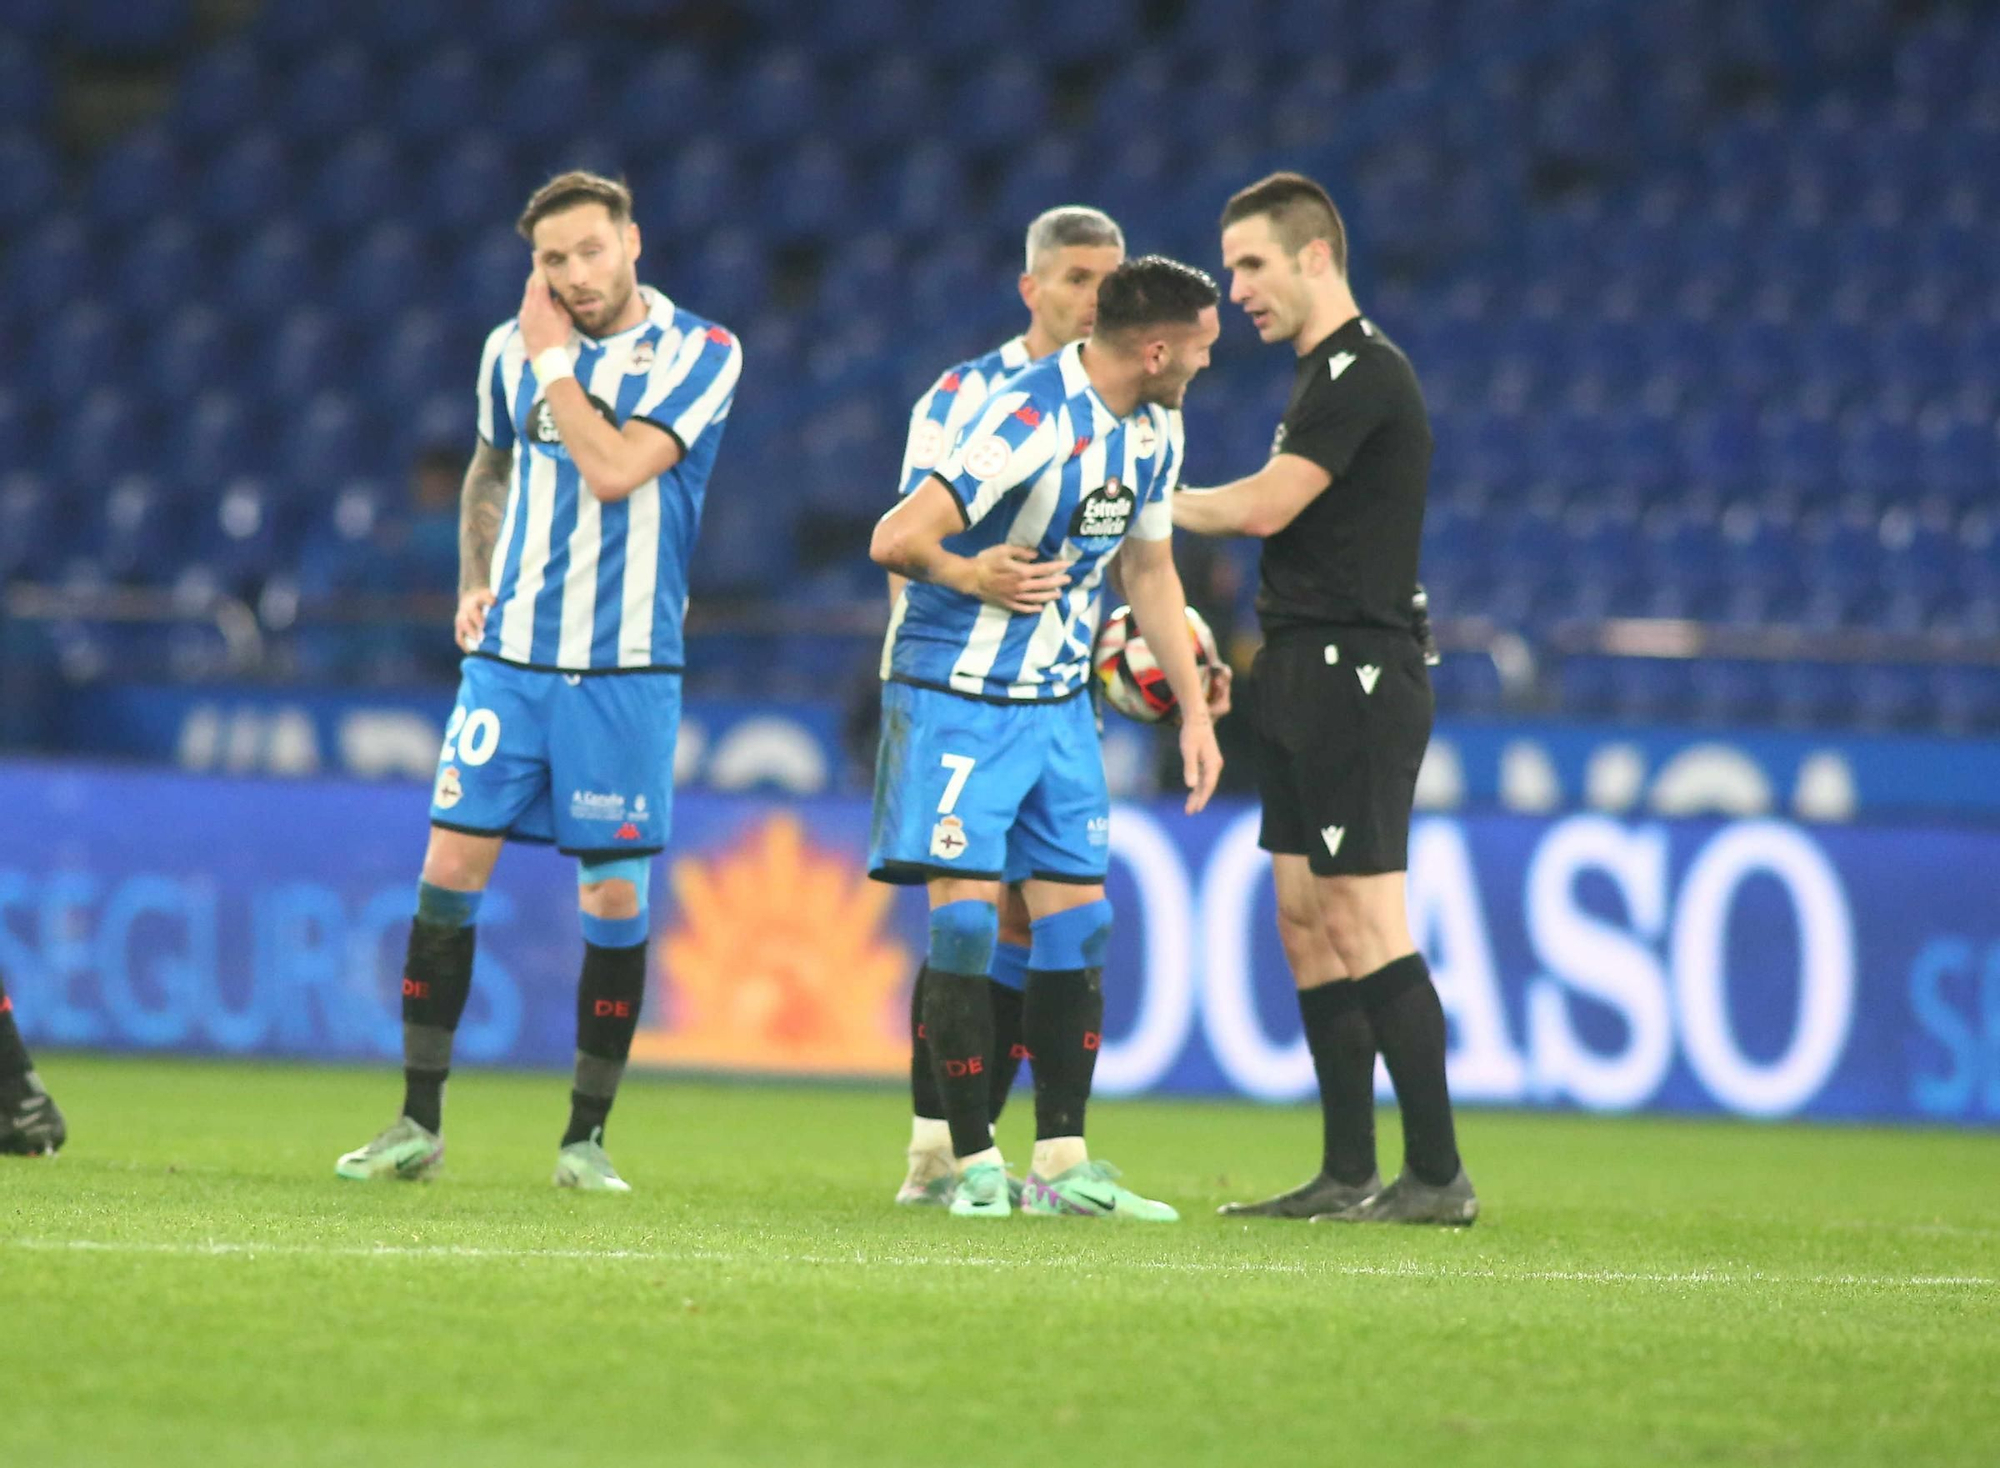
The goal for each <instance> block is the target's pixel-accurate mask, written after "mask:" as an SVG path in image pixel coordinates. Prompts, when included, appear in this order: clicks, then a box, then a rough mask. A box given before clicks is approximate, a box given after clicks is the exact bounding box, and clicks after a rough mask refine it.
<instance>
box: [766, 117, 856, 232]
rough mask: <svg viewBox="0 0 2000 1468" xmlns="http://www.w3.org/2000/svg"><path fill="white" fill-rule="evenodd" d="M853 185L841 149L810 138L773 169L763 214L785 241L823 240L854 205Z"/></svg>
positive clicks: (836, 230)
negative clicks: (809, 140)
mask: <svg viewBox="0 0 2000 1468" xmlns="http://www.w3.org/2000/svg"><path fill="white" fill-rule="evenodd" d="M854 189H855V182H854V179H853V176H852V175H851V174H850V173H849V172H848V168H847V160H846V158H845V157H844V156H842V154H841V151H840V149H838V148H836V147H835V146H834V145H833V144H831V143H828V142H823V141H811V142H808V143H806V144H805V145H804V146H803V147H801V148H800V149H799V150H798V151H797V152H795V153H793V154H791V155H790V156H789V157H787V158H786V159H785V160H784V161H783V162H782V163H780V164H779V165H778V167H777V168H776V169H775V170H773V172H772V174H771V177H770V182H769V183H768V185H767V186H766V190H767V192H766V196H765V202H764V213H765V216H766V217H767V218H768V219H769V220H770V221H771V224H772V225H773V226H774V233H775V235H776V237H777V238H778V239H779V240H781V241H783V242H785V243H788V244H789V243H797V242H799V241H801V240H820V239H826V238H829V237H831V236H833V235H835V234H837V233H838V232H839V227H840V225H841V224H842V223H843V222H844V221H845V219H846V217H847V211H848V210H849V209H851V208H852V207H853V193H854Z"/></svg>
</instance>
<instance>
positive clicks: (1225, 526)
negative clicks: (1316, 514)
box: [1174, 454, 1333, 538]
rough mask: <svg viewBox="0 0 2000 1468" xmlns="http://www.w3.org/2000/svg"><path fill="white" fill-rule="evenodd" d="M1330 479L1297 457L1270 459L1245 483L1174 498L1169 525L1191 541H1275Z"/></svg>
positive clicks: (1188, 492) (1192, 491)
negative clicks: (1216, 538) (1238, 537)
mask: <svg viewBox="0 0 2000 1468" xmlns="http://www.w3.org/2000/svg"><path fill="white" fill-rule="evenodd" d="M1331 483H1333V476H1332V475H1331V474H1328V473H1327V472H1326V470H1325V469H1323V468H1321V467H1320V466H1319V465H1318V464H1315V463H1314V462H1313V461H1312V460H1310V459H1302V458H1300V457H1299V456H1298V455H1297V454H1273V455H1272V456H1271V457H1270V459H1268V460H1267V461H1266V462H1265V464H1264V467H1263V468H1261V469H1259V470H1258V471H1257V472H1256V473H1255V474H1252V475H1251V476H1250V477H1249V478H1247V479H1238V480H1236V481H1234V482H1233V483H1230V484H1224V485H1221V486H1219V487H1217V488H1215V489H1183V490H1181V491H1179V492H1178V493H1177V494H1175V495H1174V525H1175V526H1176V527H1177V528H1178V529H1181V530H1191V531H1193V532H1194V533H1195V534H1196V535H1255V536H1258V537H1260V538H1261V537H1263V536H1266V535H1276V534H1277V533H1278V532H1279V531H1280V530H1283V529H1284V528H1285V527H1286V526H1287V525H1289V524H1291V523H1292V521H1294V520H1296V519H1297V518H1298V516H1299V512H1300V511H1301V510H1303V509H1304V508H1305V507H1306V506H1307V505H1309V504H1311V503H1312V502H1313V501H1314V500H1316V499H1318V498H1319V496H1320V495H1321V494H1322V493H1324V492H1325V490H1326V487H1327V486H1328V485H1329V484H1331Z"/></svg>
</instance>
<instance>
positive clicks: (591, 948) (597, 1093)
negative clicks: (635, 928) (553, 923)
mask: <svg viewBox="0 0 2000 1468" xmlns="http://www.w3.org/2000/svg"><path fill="white" fill-rule="evenodd" d="M645 999H646V945H645V944H644V943H634V944H632V945H631V946H630V947H629V948H600V947H598V945H597V944H595V943H585V944H584V945H583V980H582V982H581V983H579V984H578V985H577V988H576V1084H575V1086H574V1088H573V1089H572V1090H571V1091H570V1108H569V1127H568V1129H567V1130H566V1131H564V1132H563V1139H562V1144H563V1146H565V1147H567V1146H569V1144H570V1143H572V1142H587V1141H589V1140H590V1137H591V1133H593V1132H598V1131H602V1130H603V1127H604V1124H605V1122H606V1121H607V1120H608V1119H609V1118H610V1116H611V1103H612V1101H613V1100H614V1099H616V1097H617V1095H618V1083H619V1081H621V1080H623V1079H624V1076H625V1060H626V1057H628V1056H629V1055H631V1053H632V1036H633V1034H634V1033H636V1032H637V1030H638V1028H639V1010H640V1007H641V1006H642V1005H643V1004H644V1003H645Z"/></svg>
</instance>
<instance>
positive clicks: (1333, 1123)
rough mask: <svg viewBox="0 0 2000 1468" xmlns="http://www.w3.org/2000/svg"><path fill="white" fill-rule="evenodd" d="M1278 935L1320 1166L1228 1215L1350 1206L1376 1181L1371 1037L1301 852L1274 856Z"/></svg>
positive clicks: (1305, 1214)
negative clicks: (1311, 1088)
mask: <svg viewBox="0 0 2000 1468" xmlns="http://www.w3.org/2000/svg"><path fill="white" fill-rule="evenodd" d="M1272 875H1273V876H1274V878H1275V879H1276V883H1277V889H1278V938H1279V941H1280V942H1281V943H1282V944H1283V945H1284V949H1285V960H1286V962H1287V963H1288V964H1290V966H1291V970H1292V980H1293V982H1294V983H1295V984H1296V985H1297V987H1298V993H1299V1014H1300V1017H1301V1019H1302V1020H1303V1021H1304V1023H1305V1032H1306V1043H1307V1045H1308V1046H1309V1048H1310V1049H1311V1051H1312V1058H1313V1071H1314V1073H1315V1074H1316V1075H1317V1076H1318V1077H1319V1100H1320V1114H1321V1135H1322V1143H1323V1145H1322V1149H1321V1156H1320V1170H1319V1172H1318V1173H1316V1174H1315V1175H1314V1176H1313V1177H1312V1178H1310V1179H1309V1180H1308V1181H1306V1182H1304V1183H1302V1184H1300V1185H1299V1186H1298V1187H1296V1188H1293V1189H1292V1190H1291V1191H1289V1192H1285V1193H1280V1194H1278V1195H1277V1196H1276V1197H1275V1198H1265V1199H1263V1200H1261V1201H1260V1202H1256V1203H1225V1204H1223V1205H1222V1207H1221V1208H1219V1209H1218V1210H1216V1211H1217V1212H1219V1213H1222V1214H1223V1215H1225V1216H1227V1217H1234V1218H1311V1217H1312V1216H1313V1215H1314V1214H1318V1213H1333V1212H1337V1211H1338V1210H1340V1209H1343V1208H1351V1207H1353V1206H1354V1205H1355V1204H1356V1203H1359V1202H1361V1201H1363V1200H1364V1199H1366V1198H1369V1197H1371V1196H1373V1195H1374V1194H1375V1193H1376V1192H1377V1191H1379V1190H1380V1188H1381V1186H1382V1179H1381V1178H1380V1177H1378V1176H1377V1175H1376V1172H1375V1037H1374V1034H1373V1032H1372V1031H1371V1030H1370V1029H1369V1026H1368V1013H1367V1011H1366V1009H1364V1008H1363V1007H1362V1004H1361V992H1360V990H1358V989H1357V988H1356V987H1355V986H1354V983H1353V980H1352V979H1351V978H1350V977H1349V975H1348V970H1347V966H1346V965H1345V964H1344V963H1342V962H1341V959H1340V955H1339V954H1338V953H1337V952H1336V951H1335V950H1334V947H1333V943H1332V941H1331V940H1330V939H1329V938H1328V937H1327V933H1326V925H1325V923H1324V921H1323V920H1322V918H1321V916H1320V904H1319V892H1318V889H1317V887H1316V886H1315V882H1316V879H1315V878H1314V876H1313V874H1312V870H1311V868H1310V867H1308V866H1307V865H1306V859H1305V858H1304V857H1302V856H1288V855H1278V856H1274V857H1273V858H1272Z"/></svg>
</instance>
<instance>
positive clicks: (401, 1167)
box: [333, 1116, 444, 1183]
mask: <svg viewBox="0 0 2000 1468" xmlns="http://www.w3.org/2000/svg"><path fill="white" fill-rule="evenodd" d="M443 1166H444V1138H443V1137H440V1136H439V1135H438V1134H437V1133H436V1132H433V1131H429V1130H426V1129H425V1128H423V1127H420V1126H418V1125H417V1124H416V1123H415V1122H414V1121H411V1120H410V1119H409V1118H408V1117H407V1116H399V1117H397V1118H396V1124H395V1125H394V1126H392V1127H390V1128H389V1129H388V1130H387V1131H385V1132H383V1133H382V1135H381V1136H379V1137H377V1138H376V1139H375V1140H374V1141H372V1142H370V1143H369V1144H368V1145H367V1146H365V1147H357V1148H355V1149H354V1150H353V1151H352V1152H349V1153H347V1154H346V1155H345V1156H344V1157H342V1158H341V1159H340V1161H338V1162H336V1163H334V1165H333V1170H334V1172H335V1173H336V1174H337V1175H339V1176H341V1177H344V1178H349V1179H352V1180H353V1181H355V1182H362V1183H365V1182H373V1181H374V1180H375V1179H376V1178H384V1177H390V1178H400V1179H401V1180H402V1181H404V1182H417V1181H420V1180H422V1179H424V1178H429V1177H436V1176H437V1174H438V1172H439V1171H440V1169H442V1168H443Z"/></svg>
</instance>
